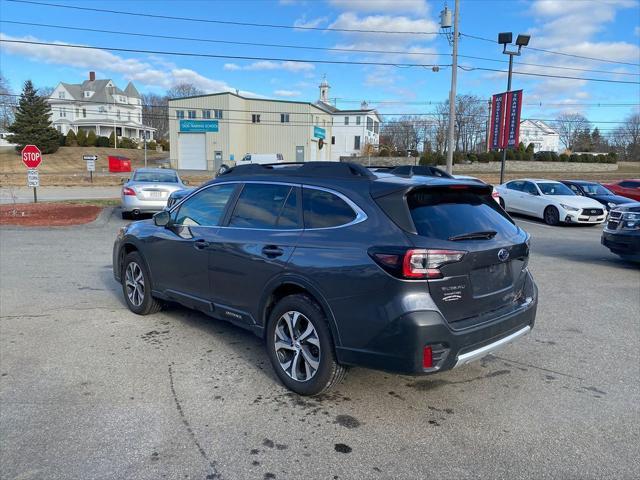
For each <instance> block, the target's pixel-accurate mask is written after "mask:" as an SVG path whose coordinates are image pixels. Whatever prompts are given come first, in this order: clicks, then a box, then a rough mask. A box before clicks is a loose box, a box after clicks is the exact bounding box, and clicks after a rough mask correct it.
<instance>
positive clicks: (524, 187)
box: [497, 178, 607, 225]
mask: <svg viewBox="0 0 640 480" xmlns="http://www.w3.org/2000/svg"><path fill="white" fill-rule="evenodd" d="M497 189H498V193H499V195H500V205H502V208H504V209H505V210H506V211H507V212H512V213H520V214H524V215H531V216H533V217H538V218H541V219H543V220H544V221H545V222H546V223H547V224H549V225H557V224H559V223H561V222H564V223H586V224H592V225H597V224H600V223H603V222H604V221H605V219H606V218H607V211H606V210H605V209H604V208H603V206H602V204H601V203H600V202H598V201H597V200H593V199H592V198H587V197H581V196H578V195H576V194H574V193H573V192H572V191H571V190H570V189H569V188H568V187H567V186H566V185H564V184H562V183H560V182H556V181H554V180H540V179H530V178H525V179H521V180H511V181H510V182H506V183H503V184H502V185H498V187H497Z"/></svg>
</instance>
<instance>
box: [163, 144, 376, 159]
mask: <svg viewBox="0 0 640 480" xmlns="http://www.w3.org/2000/svg"><path fill="white" fill-rule="evenodd" d="M158 143H159V144H160V145H162V140H160V141H159V142H158ZM162 148H164V146H162ZM378 156H379V157H388V156H389V149H387V148H381V149H380V153H379V154H378Z"/></svg>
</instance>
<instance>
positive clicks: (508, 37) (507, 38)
mask: <svg viewBox="0 0 640 480" xmlns="http://www.w3.org/2000/svg"><path fill="white" fill-rule="evenodd" d="M529 40H531V35H522V34H518V37H517V38H516V46H517V47H518V50H507V46H508V45H511V42H512V41H513V33H512V32H502V33H499V34H498V43H500V44H502V46H503V49H502V53H504V54H505V55H509V76H508V79H507V93H508V92H510V91H511V75H512V72H513V57H514V56H516V57H519V56H520V53H521V50H522V47H526V46H527V45H529ZM506 160H507V147H506V146H505V147H504V148H503V149H502V163H501V165H500V183H501V184H502V183H504V164H505V161H506Z"/></svg>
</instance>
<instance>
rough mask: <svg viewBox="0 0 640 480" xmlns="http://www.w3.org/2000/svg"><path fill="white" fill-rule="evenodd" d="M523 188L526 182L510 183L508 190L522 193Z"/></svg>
mask: <svg viewBox="0 0 640 480" xmlns="http://www.w3.org/2000/svg"><path fill="white" fill-rule="evenodd" d="M523 187H524V182H509V183H507V188H508V189H509V190H516V191H518V192H521V191H522V188H523Z"/></svg>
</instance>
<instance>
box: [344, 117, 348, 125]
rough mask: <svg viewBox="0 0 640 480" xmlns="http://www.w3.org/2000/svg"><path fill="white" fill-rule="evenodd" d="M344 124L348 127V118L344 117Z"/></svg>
mask: <svg viewBox="0 0 640 480" xmlns="http://www.w3.org/2000/svg"><path fill="white" fill-rule="evenodd" d="M344 124H345V125H349V117H344Z"/></svg>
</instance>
